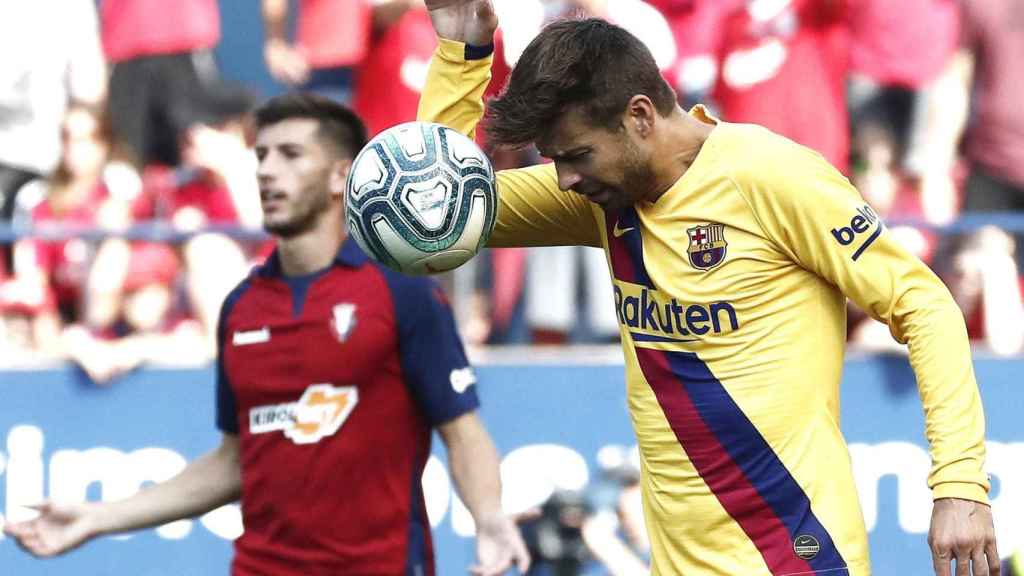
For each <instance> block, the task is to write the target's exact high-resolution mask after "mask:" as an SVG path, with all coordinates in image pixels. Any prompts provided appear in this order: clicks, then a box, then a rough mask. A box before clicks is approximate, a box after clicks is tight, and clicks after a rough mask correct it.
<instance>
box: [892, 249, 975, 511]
mask: <svg viewBox="0 0 1024 576" xmlns="http://www.w3.org/2000/svg"><path fill="white" fill-rule="evenodd" d="M922 266H923V265H922ZM932 278H934V277H932ZM907 284H908V285H909V288H908V289H907V291H906V292H905V293H904V294H903V295H902V297H901V299H900V300H901V302H900V306H898V307H897V309H896V314H895V318H894V321H895V322H897V329H898V330H899V331H900V332H902V333H903V334H904V335H905V339H906V341H907V344H908V347H909V349H910V362H911V365H912V366H913V368H914V373H915V374H916V376H917V383H918V390H919V392H920V395H921V401H922V403H923V405H924V412H925V436H926V437H927V438H928V442H929V444H930V445H931V456H932V470H931V473H930V474H929V477H928V485H929V486H930V487H931V488H932V491H933V497H934V498H943V497H955V498H963V499H966V500H975V501H978V502H987V501H988V498H987V492H988V489H989V483H988V478H987V476H986V474H985V472H984V470H983V467H984V461H985V416H984V413H983V410H982V405H981V396H980V394H979V393H978V385H977V383H976V381H975V378H974V369H973V365H972V361H971V350H970V345H969V343H968V340H967V330H966V327H965V326H964V320H963V314H962V313H961V312H960V309H959V308H958V307H957V306H956V303H955V302H954V301H953V298H952V297H951V296H950V295H949V292H948V291H947V290H946V289H945V288H944V287H943V286H942V285H941V283H940V282H939V281H938V279H934V280H932V279H931V278H926V277H924V276H923V275H922V277H920V278H912V279H907Z"/></svg>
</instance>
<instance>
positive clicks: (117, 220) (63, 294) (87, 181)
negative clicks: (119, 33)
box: [14, 106, 137, 354]
mask: <svg viewBox="0 0 1024 576" xmlns="http://www.w3.org/2000/svg"><path fill="white" fill-rule="evenodd" d="M107 127H108V124H107V123H106V122H105V121H104V119H103V116H102V113H101V112H100V111H99V110H97V109H96V108H90V107H84V106H75V107H72V108H71V109H70V110H69V111H68V114H67V117H66V118H65V120H64V124H63V127H62V132H61V140H62V144H63V153H62V157H61V160H60V164H59V165H58V167H57V170H56V172H55V173H54V176H53V177H52V178H51V179H49V180H48V181H38V182H35V183H32V184H29V186H28V187H27V188H26V189H24V190H22V191H21V192H20V193H19V197H20V199H19V204H20V205H21V206H22V207H23V208H22V210H23V214H24V215H22V216H19V218H21V219H24V218H30V219H31V223H32V226H33V227H34V228H35V229H37V230H38V231H39V232H40V233H43V234H45V233H47V232H48V231H52V232H64V233H67V232H73V231H74V230H76V229H80V230H82V231H89V230H92V229H93V228H95V227H97V226H102V227H119V226H123V225H124V224H125V223H126V219H127V203H126V201H125V198H126V197H127V196H128V195H130V194H131V193H132V189H133V187H135V186H137V180H135V179H133V178H134V173H133V172H132V171H131V170H130V169H129V168H127V167H125V166H124V165H117V164H111V163H109V162H108V159H109V154H110V134H109V130H108V128H107ZM93 248H94V246H93V245H92V244H91V243H90V242H88V241H87V240H85V239H83V238H78V237H72V238H69V239H61V240H47V239H45V238H26V239H23V240H21V241H19V242H18V243H17V245H16V246H15V257H14V273H15V277H16V279H17V281H18V282H19V285H20V286H21V288H20V289H19V291H20V293H21V294H22V297H23V298H24V299H25V300H26V301H28V302H35V303H40V304H38V306H37V308H36V312H37V313H38V314H39V315H41V316H44V317H52V319H53V320H52V321H47V322H46V323H45V324H46V325H47V326H50V327H52V328H53V329H52V330H47V331H46V332H45V333H42V332H40V333H37V334H36V346H37V347H39V348H40V349H41V350H43V351H44V352H45V353H47V354H60V353H61V347H60V343H59V341H58V336H59V327H60V326H61V325H63V324H69V323H75V322H86V323H90V324H91V323H95V322H102V320H100V318H101V317H102V313H99V311H100V310H101V309H102V308H104V307H105V306H106V305H107V303H106V302H105V301H104V297H105V295H102V294H90V296H89V297H88V298H86V291H87V282H86V279H87V277H88V274H89V267H90V265H91V262H92V254H93ZM86 302H88V304H89V306H88V307H86V306H85V303H86Z"/></svg>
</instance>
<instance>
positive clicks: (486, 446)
mask: <svg viewBox="0 0 1024 576" xmlns="http://www.w3.org/2000/svg"><path fill="white" fill-rule="evenodd" d="M439 432H440V434H441V438H442V439H443V440H444V442H445V445H446V446H447V449H448V469H449V472H450V473H451V476H452V481H453V483H454V484H455V490H456V491H457V492H458V494H459V497H460V498H462V501H463V503H465V505H466V508H467V509H468V510H469V512H470V514H472V515H473V518H474V519H475V520H476V521H477V522H480V521H482V520H483V519H486V518H490V517H493V516H496V515H499V514H501V476H500V474H499V472H498V470H499V464H500V462H499V459H498V451H497V449H496V448H495V447H494V443H493V442H491V437H490V435H488V434H487V431H486V430H485V429H484V427H483V425H482V424H481V422H480V420H479V419H478V418H477V417H476V414H475V413H470V414H466V415H463V416H460V417H458V418H456V419H455V420H453V421H452V422H449V423H447V424H445V425H443V426H441V427H440V428H439Z"/></svg>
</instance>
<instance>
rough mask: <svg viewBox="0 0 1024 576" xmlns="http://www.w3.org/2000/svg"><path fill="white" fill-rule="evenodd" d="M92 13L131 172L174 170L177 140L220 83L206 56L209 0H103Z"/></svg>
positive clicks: (212, 14)
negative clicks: (151, 168)
mask: <svg viewBox="0 0 1024 576" xmlns="http://www.w3.org/2000/svg"><path fill="white" fill-rule="evenodd" d="M100 10H101V12H100V19H101V23H102V39H103V49H104V51H105V53H106V56H107V59H108V60H109V61H110V62H111V63H112V64H113V71H112V74H111V77H110V90H109V92H110V95H109V104H110V110H111V111H112V116H111V119H112V120H113V126H114V133H115V134H116V136H117V138H118V140H119V141H120V142H121V143H122V144H123V145H124V146H125V147H126V150H127V152H129V153H130V154H131V157H132V160H133V161H135V162H136V165H137V166H138V167H143V166H147V165H150V164H163V165H167V166H176V165H177V164H178V163H179V161H180V157H179V146H178V140H179V139H180V138H181V136H182V135H183V134H184V132H185V131H186V130H188V129H189V128H190V127H192V126H193V125H194V124H196V123H197V122H199V121H201V119H202V118H203V117H204V116H206V115H207V114H208V113H209V109H210V107H211V106H214V105H215V104H213V103H211V97H210V93H211V91H215V90H217V89H218V88H220V87H221V86H222V85H223V84H224V80H222V79H221V78H220V75H219V74H218V72H217V68H216V65H215V64H214V61H213V55H212V53H211V50H212V49H213V48H214V47H215V46H216V45H217V43H218V42H219V41H220V12H219V9H218V6H217V0H175V1H174V2H167V1H166V0H104V1H103V2H101V3H100Z"/></svg>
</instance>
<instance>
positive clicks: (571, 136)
mask: <svg viewBox="0 0 1024 576" xmlns="http://www.w3.org/2000/svg"><path fill="white" fill-rule="evenodd" d="M537 148H538V149H539V150H540V153H541V154H542V155H544V156H546V157H548V158H551V159H552V160H553V161H554V163H555V169H556V171H557V172H558V187H559V188H561V189H562V190H572V191H573V192H576V193H577V194H582V195H583V196H585V197H586V198H587V200H590V201H591V202H594V203H595V204H599V205H600V206H601V207H602V208H603V209H604V210H605V211H608V212H614V211H617V210H621V209H622V208H626V207H628V206H632V205H633V204H636V203H637V202H638V201H639V200H640V199H642V198H643V197H644V196H645V195H646V194H648V193H649V192H650V191H651V189H652V188H653V187H654V181H655V179H654V174H653V171H652V170H651V168H650V165H649V157H648V155H647V154H646V153H645V152H644V151H643V149H642V147H641V146H640V145H638V143H637V142H636V141H635V137H634V136H633V135H632V134H631V133H630V132H629V131H628V130H627V129H626V128H624V127H623V128H620V129H618V130H609V129H608V128H604V127H601V126H595V125H593V124H592V123H591V122H589V121H588V120H587V119H586V118H585V117H584V114H583V112H581V111H580V108H579V107H572V108H570V109H569V110H568V111H567V112H566V113H565V114H563V115H562V117H561V118H559V120H558V122H556V124H555V126H554V127H553V128H552V129H551V131H550V132H549V133H548V134H547V135H546V136H545V137H544V138H543V139H541V140H540V141H538V142H537Z"/></svg>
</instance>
